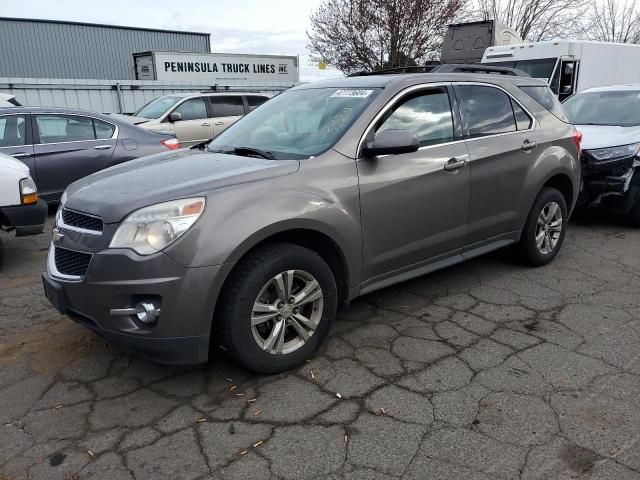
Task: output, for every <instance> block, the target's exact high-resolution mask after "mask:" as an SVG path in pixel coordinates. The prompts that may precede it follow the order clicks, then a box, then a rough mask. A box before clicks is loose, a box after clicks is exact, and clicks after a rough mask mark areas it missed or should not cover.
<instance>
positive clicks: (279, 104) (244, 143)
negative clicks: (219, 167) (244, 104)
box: [208, 88, 379, 159]
mask: <svg viewBox="0 0 640 480" xmlns="http://www.w3.org/2000/svg"><path fill="white" fill-rule="evenodd" d="M378 92H379V89H376V88H307V89H303V90H290V91H287V92H284V93H281V94H280V95H278V96H277V97H274V98H273V99H271V100H269V101H268V102H266V103H264V104H263V105H261V106H260V107H258V108H256V109H255V110H254V111H253V112H251V113H250V114H248V115H247V116H245V117H244V118H242V119H241V120H239V121H238V122H236V123H235V124H233V125H232V126H231V127H229V128H228V129H227V130H225V131H224V132H222V133H221V134H220V135H218V136H217V137H216V138H214V139H213V141H212V142H211V143H209V146H208V149H209V150H210V151H212V152H225V153H236V154H240V153H239V152H243V153H244V154H248V155H258V156H262V157H266V158H272V159H304V158H309V157H314V156H317V155H320V154H321V153H323V152H325V151H326V150H328V149H329V148H331V147H332V146H333V145H335V143H336V142H337V141H338V140H339V139H340V137H342V135H343V134H344V132H345V131H346V130H347V129H348V128H349V127H350V126H351V124H352V123H353V122H354V120H355V119H356V118H358V116H359V115H360V113H361V112H362V111H363V110H364V109H365V107H366V106H367V105H369V103H371V101H372V100H373V99H374V98H375V97H376V95H378Z"/></svg>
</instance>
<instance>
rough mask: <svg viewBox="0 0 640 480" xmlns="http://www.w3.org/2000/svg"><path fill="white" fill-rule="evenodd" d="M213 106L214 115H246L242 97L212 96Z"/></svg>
mask: <svg viewBox="0 0 640 480" xmlns="http://www.w3.org/2000/svg"><path fill="white" fill-rule="evenodd" d="M211 108H212V109H213V116H214V117H239V116H241V115H244V104H243V103H242V97H232V96H226V95H225V96H220V97H211ZM252 110H253V109H252Z"/></svg>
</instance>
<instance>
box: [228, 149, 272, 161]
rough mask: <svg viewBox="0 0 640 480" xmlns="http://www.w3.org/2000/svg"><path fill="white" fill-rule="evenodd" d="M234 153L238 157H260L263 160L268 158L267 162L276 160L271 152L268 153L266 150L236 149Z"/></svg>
mask: <svg viewBox="0 0 640 480" xmlns="http://www.w3.org/2000/svg"><path fill="white" fill-rule="evenodd" d="M233 153H235V154H236V155H240V156H242V157H252V156H255V155H257V156H259V157H262V158H266V159H267V160H275V159H276V157H275V156H274V155H273V153H271V152H267V151H266V150H260V149H259V148H252V147H236V148H234V149H233Z"/></svg>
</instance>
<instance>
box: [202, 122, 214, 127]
mask: <svg viewBox="0 0 640 480" xmlns="http://www.w3.org/2000/svg"><path fill="white" fill-rule="evenodd" d="M200 126H201V127H210V126H211V124H210V123H207V122H204V123H201V124H200Z"/></svg>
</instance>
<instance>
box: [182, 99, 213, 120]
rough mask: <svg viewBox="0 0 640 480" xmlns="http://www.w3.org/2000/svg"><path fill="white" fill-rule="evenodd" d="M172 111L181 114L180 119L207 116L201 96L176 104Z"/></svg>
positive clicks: (198, 118)
mask: <svg viewBox="0 0 640 480" xmlns="http://www.w3.org/2000/svg"><path fill="white" fill-rule="evenodd" d="M174 112H175V113H179V114H180V115H182V120H202V119H204V118H207V117H208V116H209V114H208V113H207V106H206V104H205V103H204V98H203V97H198V98H190V99H189V100H187V101H186V102H184V103H181V104H180V105H178V106H177V107H176V109H175V110H174Z"/></svg>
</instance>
